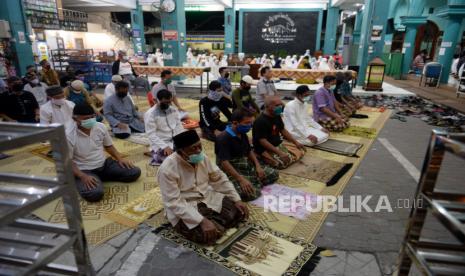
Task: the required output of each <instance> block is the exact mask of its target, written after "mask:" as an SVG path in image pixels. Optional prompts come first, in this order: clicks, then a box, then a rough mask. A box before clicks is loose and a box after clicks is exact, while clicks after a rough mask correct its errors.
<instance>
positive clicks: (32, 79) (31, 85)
mask: <svg viewBox="0 0 465 276" xmlns="http://www.w3.org/2000/svg"><path fill="white" fill-rule="evenodd" d="M25 80H26V81H27V83H26V85H24V89H23V90H24V91H28V92H31V93H32V95H34V97H35V98H36V100H37V103H38V104H39V105H43V104H45V103H46V102H47V93H45V90H46V89H47V87H48V86H47V84H46V83H45V82H40V81H39V78H38V77H37V75H36V73H34V72H30V73H27V74H26V78H25Z"/></svg>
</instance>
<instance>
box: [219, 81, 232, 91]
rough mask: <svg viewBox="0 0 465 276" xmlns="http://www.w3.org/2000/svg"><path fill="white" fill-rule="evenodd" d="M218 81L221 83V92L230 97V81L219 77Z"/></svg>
mask: <svg viewBox="0 0 465 276" xmlns="http://www.w3.org/2000/svg"><path fill="white" fill-rule="evenodd" d="M218 81H219V82H220V83H221V87H222V88H223V91H224V92H225V93H226V94H228V95H231V90H232V87H231V80H230V79H227V78H223V77H220V78H218Z"/></svg>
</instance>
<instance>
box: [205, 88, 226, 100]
mask: <svg viewBox="0 0 465 276" xmlns="http://www.w3.org/2000/svg"><path fill="white" fill-rule="evenodd" d="M221 97H223V94H222V93H221V92H218V91H213V90H210V91H209V92H208V98H209V99H210V100H212V101H215V102H218V101H219V100H221Z"/></svg>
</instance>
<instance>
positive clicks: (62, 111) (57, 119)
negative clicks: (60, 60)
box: [40, 85, 74, 125]
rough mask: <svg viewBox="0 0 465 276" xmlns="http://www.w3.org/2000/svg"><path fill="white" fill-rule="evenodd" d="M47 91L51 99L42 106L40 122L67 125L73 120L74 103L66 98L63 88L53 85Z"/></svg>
mask: <svg viewBox="0 0 465 276" xmlns="http://www.w3.org/2000/svg"><path fill="white" fill-rule="evenodd" d="M46 92H47V96H48V98H50V101H48V102H47V103H45V104H44V105H42V106H41V107H40V123H41V124H45V125H48V124H53V123H57V124H63V125H66V124H68V123H70V122H72V121H73V118H72V117H73V108H74V103H73V102H72V101H68V100H66V99H65V93H64V92H63V88H61V86H59V85H53V86H49V87H48V88H47V90H46Z"/></svg>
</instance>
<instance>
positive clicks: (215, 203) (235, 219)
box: [157, 130, 249, 244]
mask: <svg viewBox="0 0 465 276" xmlns="http://www.w3.org/2000/svg"><path fill="white" fill-rule="evenodd" d="M173 141H174V148H175V150H176V152H175V153H173V154H171V155H170V156H168V157H167V158H166V159H165V161H164V162H163V164H162V165H161V166H160V169H159V170H158V175H157V180H158V183H159V185H160V190H161V194H162V199H163V205H164V207H165V212H166V216H167V218H168V221H169V222H170V223H171V225H172V226H173V227H174V229H175V230H176V231H177V232H179V233H180V234H182V235H183V236H184V237H186V238H187V239H189V240H191V241H194V242H196V243H201V244H213V243H214V242H215V241H216V240H217V239H219V238H220V237H221V236H222V235H223V234H224V233H225V231H226V229H227V228H232V227H236V226H237V224H238V223H239V222H240V221H241V220H244V219H247V218H248V215H249V211H248V209H247V206H246V205H245V204H244V203H243V202H242V201H241V198H240V196H239V194H238V193H237V192H236V190H235V189H234V186H233V184H232V183H231V182H230V181H229V180H228V178H227V176H226V175H225V174H224V173H223V172H222V171H221V170H220V169H219V168H218V166H216V165H214V164H213V163H211V162H210V160H209V158H208V157H207V156H206V155H205V154H204V153H203V152H202V144H201V143H200V138H199V136H198V135H197V132H196V131H195V130H188V131H185V132H182V133H180V134H178V135H176V136H174V137H173Z"/></svg>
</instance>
